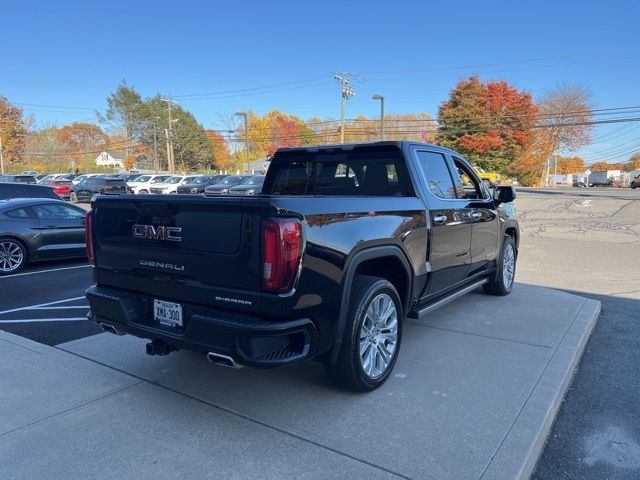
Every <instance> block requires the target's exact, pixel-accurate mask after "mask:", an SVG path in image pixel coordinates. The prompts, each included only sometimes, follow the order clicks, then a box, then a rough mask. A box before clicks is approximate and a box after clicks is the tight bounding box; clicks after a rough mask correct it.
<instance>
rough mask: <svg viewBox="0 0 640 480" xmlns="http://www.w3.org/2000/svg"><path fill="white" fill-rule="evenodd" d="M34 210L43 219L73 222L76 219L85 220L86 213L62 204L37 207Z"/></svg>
mask: <svg viewBox="0 0 640 480" xmlns="http://www.w3.org/2000/svg"><path fill="white" fill-rule="evenodd" d="M33 209H34V210H35V212H36V216H37V217H38V218H41V219H44V218H46V219H52V218H53V219H59V220H72V219H76V218H84V213H82V212H81V211H80V210H76V209H75V208H73V207H69V206H68V205H62V204H54V203H52V204H44V205H35V206H34V207H33Z"/></svg>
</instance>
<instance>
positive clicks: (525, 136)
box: [437, 76, 537, 172]
mask: <svg viewBox="0 0 640 480" xmlns="http://www.w3.org/2000/svg"><path fill="white" fill-rule="evenodd" d="M536 113H537V108H536V106H535V105H534V104H533V101H532V98H531V95H530V94H529V93H526V92H520V91H518V90H517V89H516V88H515V87H513V86H511V85H509V84H508V83H507V82H505V81H500V82H487V83H482V82H481V81H480V79H479V78H478V77H477V76H473V77H471V78H469V79H468V80H463V81H461V82H459V83H458V84H457V85H456V86H455V87H454V88H453V90H452V91H451V94H450V98H449V99H448V100H446V101H445V102H444V103H443V104H442V105H441V106H440V109H439V112H438V118H439V127H438V138H437V141H438V143H439V144H441V145H444V146H446V147H450V148H453V149H455V150H457V151H459V152H461V153H463V154H465V155H466V156H467V158H469V160H471V162H473V163H474V164H476V165H477V166H479V167H482V168H484V169H485V170H491V171H494V170H495V171H501V172H502V171H504V170H505V169H506V167H507V166H508V165H509V164H511V163H512V162H514V161H515V160H516V158H518V156H519V155H521V154H522V153H523V152H524V150H525V149H526V147H527V146H528V145H530V144H531V142H532V140H533V134H532V132H531V127H532V126H533V124H534V123H535V115H536Z"/></svg>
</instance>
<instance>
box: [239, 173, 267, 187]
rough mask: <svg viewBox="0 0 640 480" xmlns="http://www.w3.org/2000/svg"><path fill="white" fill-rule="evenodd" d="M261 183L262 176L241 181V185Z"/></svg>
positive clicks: (262, 180)
mask: <svg viewBox="0 0 640 480" xmlns="http://www.w3.org/2000/svg"><path fill="white" fill-rule="evenodd" d="M262 182H264V175H256V176H255V177H249V178H247V179H245V180H243V181H242V185H262Z"/></svg>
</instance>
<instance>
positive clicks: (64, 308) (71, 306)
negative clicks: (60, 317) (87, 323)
mask: <svg viewBox="0 0 640 480" xmlns="http://www.w3.org/2000/svg"><path fill="white" fill-rule="evenodd" d="M70 308H84V309H85V310H88V309H89V305H70V306H68V307H32V308H29V309H27V310H69V309H70Z"/></svg>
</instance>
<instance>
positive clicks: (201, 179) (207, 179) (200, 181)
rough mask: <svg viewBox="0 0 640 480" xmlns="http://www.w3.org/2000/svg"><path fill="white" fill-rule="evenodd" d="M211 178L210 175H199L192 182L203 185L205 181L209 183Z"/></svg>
mask: <svg viewBox="0 0 640 480" xmlns="http://www.w3.org/2000/svg"><path fill="white" fill-rule="evenodd" d="M210 178H211V177H209V176H204V177H198V178H196V179H195V180H193V182H191V183H193V184H196V185H202V184H203V183H207V182H208V181H209V179H210Z"/></svg>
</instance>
